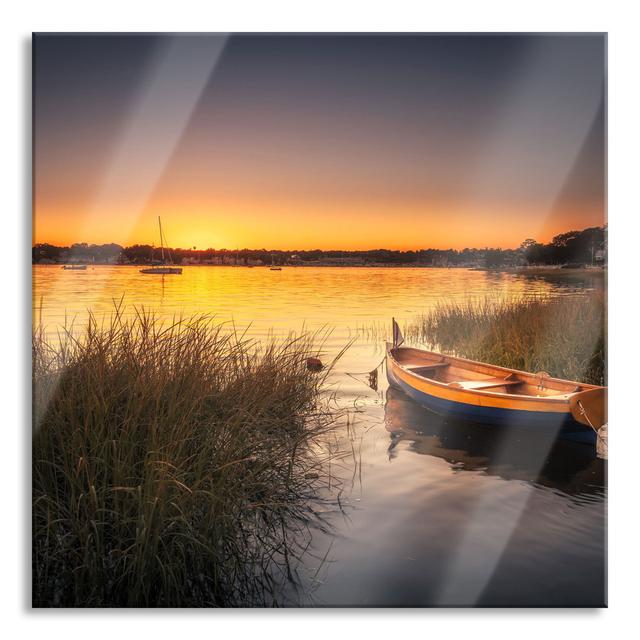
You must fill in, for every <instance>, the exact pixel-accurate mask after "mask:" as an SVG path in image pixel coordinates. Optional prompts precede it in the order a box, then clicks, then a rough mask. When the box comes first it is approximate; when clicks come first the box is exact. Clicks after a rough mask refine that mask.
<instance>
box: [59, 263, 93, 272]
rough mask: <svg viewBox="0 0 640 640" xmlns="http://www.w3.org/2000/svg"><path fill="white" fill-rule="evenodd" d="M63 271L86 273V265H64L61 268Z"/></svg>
mask: <svg viewBox="0 0 640 640" xmlns="http://www.w3.org/2000/svg"><path fill="white" fill-rule="evenodd" d="M62 268H63V269H64V270H65V271H86V270H87V265H86V264H65V265H64V266H63V267H62Z"/></svg>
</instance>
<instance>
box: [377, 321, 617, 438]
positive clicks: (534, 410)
mask: <svg viewBox="0 0 640 640" xmlns="http://www.w3.org/2000/svg"><path fill="white" fill-rule="evenodd" d="M393 324H394V327H393V329H394V330H393V336H394V340H393V342H392V343H390V342H388V343H387V355H386V365H387V378H388V380H389V384H390V385H391V386H393V387H395V388H397V389H400V390H401V391H403V392H404V393H406V394H407V395H408V396H409V397H411V398H412V399H413V400H415V401H416V402H418V403H419V404H420V405H422V406H424V407H426V408H428V409H431V410H432V411H434V412H435V413H439V414H441V415H451V416H452V417H456V418H462V419H465V420H471V421H474V422H479V423H483V424H495V425H501V426H517V427H530V428H534V429H555V430H556V431H557V432H558V434H559V435H560V436H562V437H566V438H569V439H572V440H577V441H581V442H589V443H595V442H596V434H597V431H598V429H600V428H601V427H602V426H603V425H604V424H605V423H606V392H607V390H606V387H599V386H596V385H591V384H583V383H580V382H574V381H571V380H562V379H559V378H552V377H551V376H550V375H549V374H547V373H545V372H540V373H527V372H524V371H517V370H515V369H507V368H505V367H498V366H495V365H491V364H486V363H482V362H475V361H473V360H467V359H464V358H457V357H454V356H446V355H443V354H440V353H437V352H434V351H427V350H422V349H414V348H411V347H403V346H401V345H402V343H403V342H404V340H403V338H402V334H401V333H400V330H399V328H398V325H397V324H396V322H395V321H394V323H393Z"/></svg>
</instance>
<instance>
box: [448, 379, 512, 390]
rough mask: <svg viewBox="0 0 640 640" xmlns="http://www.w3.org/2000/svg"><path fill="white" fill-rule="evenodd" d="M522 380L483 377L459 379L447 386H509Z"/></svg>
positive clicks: (479, 387) (466, 387)
mask: <svg viewBox="0 0 640 640" xmlns="http://www.w3.org/2000/svg"><path fill="white" fill-rule="evenodd" d="M522 383H523V380H517V379H509V378H485V379H484V380H461V381H460V382H450V383H449V384H448V385H447V386H449V387H454V388H456V389H491V388H494V387H511V386H513V385H516V384H522Z"/></svg>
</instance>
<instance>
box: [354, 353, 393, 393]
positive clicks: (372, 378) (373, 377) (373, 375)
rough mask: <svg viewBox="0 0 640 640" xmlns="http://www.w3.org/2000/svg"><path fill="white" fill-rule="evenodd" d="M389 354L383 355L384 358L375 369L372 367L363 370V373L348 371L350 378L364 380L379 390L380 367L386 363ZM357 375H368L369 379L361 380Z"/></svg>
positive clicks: (372, 387) (375, 389)
mask: <svg viewBox="0 0 640 640" xmlns="http://www.w3.org/2000/svg"><path fill="white" fill-rule="evenodd" d="M386 359H387V356H386V355H385V356H383V358H382V360H380V362H379V364H378V365H377V366H376V367H375V369H371V371H362V372H361V373H347V375H348V376H349V377H350V378H353V379H354V380H357V381H358V382H362V383H364V384H366V385H367V386H369V387H370V388H371V389H373V390H374V391H377V390H378V369H380V367H382V366H383V365H384V362H385V360H386ZM357 376H368V378H369V379H368V381H367V382H366V383H365V382H364V380H360V379H359V378H358V377H357Z"/></svg>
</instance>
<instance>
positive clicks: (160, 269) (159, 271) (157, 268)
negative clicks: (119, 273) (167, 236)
mask: <svg viewBox="0 0 640 640" xmlns="http://www.w3.org/2000/svg"><path fill="white" fill-rule="evenodd" d="M158 228H159V230H160V252H161V255H162V260H161V262H160V264H157V265H154V266H151V267H145V268H144V269H140V273H149V274H156V275H166V274H171V273H174V274H181V273H182V267H174V266H173V264H172V262H171V251H169V249H168V248H167V255H168V258H169V264H166V258H165V255H164V233H163V232H162V221H161V220H160V216H158Z"/></svg>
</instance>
